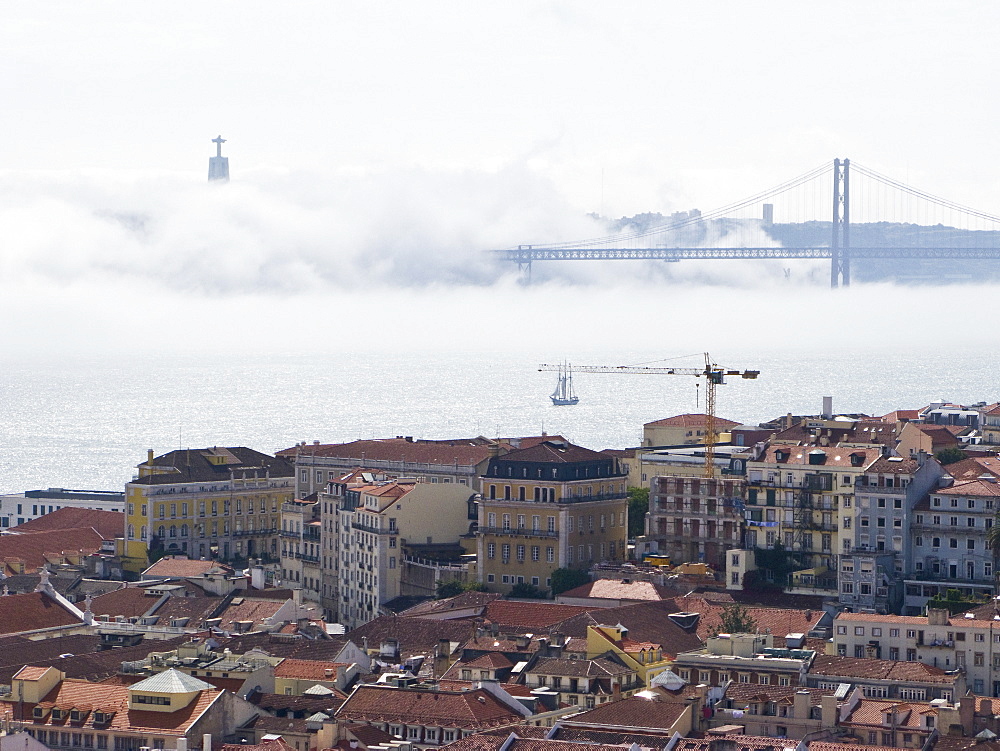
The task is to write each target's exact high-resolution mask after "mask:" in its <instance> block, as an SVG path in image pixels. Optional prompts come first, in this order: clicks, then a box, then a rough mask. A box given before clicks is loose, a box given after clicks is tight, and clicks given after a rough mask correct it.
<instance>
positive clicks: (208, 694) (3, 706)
mask: <svg viewBox="0 0 1000 751" xmlns="http://www.w3.org/2000/svg"><path fill="white" fill-rule="evenodd" d="M222 694H223V692H222V691H214V690H205V691H202V692H200V693H199V694H198V696H197V698H195V699H194V700H193V701H192V702H191V703H190V704H188V706H186V707H184V708H183V709H179V710H177V711H175V712H153V711H149V710H137V709H129V708H128V696H129V689H128V688H127V687H125V686H115V685H109V684H105V683H92V682H90V681H82V680H78V679H76V678H66V679H65V680H62V681H60V682H59V684H58V685H56V686H55V688H53V689H52V690H51V691H49V693H47V694H46V695H45V696H44V697H43V698H42V701H41V702H39V703H40V704H45V703H48V704H49V705H51V706H57V707H67V708H69V707H85V706H86V707H93V708H102V709H103V708H107V709H113V710H114V717H113V718H112V719H111V722H110V723H108V724H107V725H106V726H104V725H101V726H98V727H99V728H100V729H101V730H102V731H104V732H112V733H113V732H143V731H146V732H150V733H158V734H163V735H183V734H186V733H187V731H188V730H189V729H190V727H191V725H192V724H193V723H194V722H195V721H196V720H197V719H198V718H199V717H200V716H201V714H202V713H203V712H204V711H205V710H206V709H208V707H209V706H210V705H211V704H212V703H213V702H215V701H217V700H218V699H219V698H220V697H221V696H222ZM33 707H34V705H33V704H28V703H25V704H24V707H23V711H24V712H25V715H24V716H25V717H31V710H32V708H33ZM0 711H3V712H10V713H11V715H12V716H14V717H17V716H19V715H18V714H17V713H18V712H19V711H21V710H20V709H19V705H18V702H4V701H0ZM34 723H35V724H36V725H48V726H53V725H54V726H58V727H62V726H63V723H62V722H55V723H53V721H52V715H51V714H49V716H48V718H47V719H46V721H45V722H44V723H39V722H38V721H37V720H35V721H34ZM74 727H81V728H85V729H87V730H93V729H94V713H93V712H91V713H89V714H88V715H87V718H86V720H85V721H84V722H82V723H79V724H76V725H74Z"/></svg>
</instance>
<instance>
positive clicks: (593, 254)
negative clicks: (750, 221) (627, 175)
mask: <svg viewBox="0 0 1000 751" xmlns="http://www.w3.org/2000/svg"><path fill="white" fill-rule="evenodd" d="M493 252H494V253H496V254H498V255H501V256H502V257H503V259H504V260H505V261H512V262H514V263H518V264H530V263H532V262H533V261H688V260H696V259H726V258H729V259H741V258H742V259H748V258H826V259H830V258H833V251H832V249H831V248H829V247H811V248H536V247H533V246H531V245H522V246H520V247H518V248H508V249H505V250H495V251H493ZM837 252H838V254H839V255H840V256H841V257H846V258H850V259H851V260H856V259H861V258H918V259H966V258H980V259H1000V248H968V247H965V248H917V247H896V248H889V247H881V248H870V247H869V248H853V247H852V248H838V249H837Z"/></svg>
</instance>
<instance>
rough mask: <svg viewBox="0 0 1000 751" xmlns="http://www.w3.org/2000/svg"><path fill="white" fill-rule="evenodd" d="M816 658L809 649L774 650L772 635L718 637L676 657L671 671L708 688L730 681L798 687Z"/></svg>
mask: <svg viewBox="0 0 1000 751" xmlns="http://www.w3.org/2000/svg"><path fill="white" fill-rule="evenodd" d="M799 641H801V639H800V640H799ZM815 654H816V653H815V652H814V651H813V650H811V649H789V648H787V647H780V648H775V646H774V637H773V636H772V635H771V634H720V635H718V636H714V637H710V638H708V639H707V640H706V641H705V646H704V647H703V648H701V649H696V650H692V651H690V652H681V653H680V654H678V655H677V657H676V658H675V659H674V664H673V667H672V668H671V669H672V670H673V671H674V672H675V673H676V674H677V675H679V676H680V677H681V678H682V679H683V680H685V681H688V682H690V683H704V684H706V685H709V686H724V685H726V683H728V682H729V681H732V682H733V683H754V684H758V685H765V686H798V685H799V684H804V683H805V675H806V671H807V670H808V669H809V665H810V664H811V663H812V660H813V657H814V656H815Z"/></svg>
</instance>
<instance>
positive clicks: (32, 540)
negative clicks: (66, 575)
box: [0, 512, 120, 574]
mask: <svg viewBox="0 0 1000 751" xmlns="http://www.w3.org/2000/svg"><path fill="white" fill-rule="evenodd" d="M53 513H55V512H53ZM14 529H15V530H16V529H17V527H15V528H14ZM119 535H120V532H119ZM103 541H104V538H103V537H102V536H101V535H100V534H99V533H98V532H97V531H96V530H94V529H93V528H91V527H86V528H80V529H46V530H41V531H36V532H26V533H20V532H14V531H11V532H10V533H8V534H5V535H0V562H4V561H6V562H8V563H10V564H13V563H14V562H15V561H23V562H24V573H28V574H31V573H34V572H36V571H38V569H40V568H42V567H43V566H45V565H46V564H47V563H50V562H62V559H63V557H64V556H68V557H71V558H74V559H75V558H77V557H78V556H80V555H81V554H82V555H89V554H91V553H95V552H97V551H98V550H100V549H101V543H102V542H103ZM4 569H6V570H4ZM0 571H4V573H6V574H16V573H20V572H19V571H18V570H17V569H16V568H15V567H14V566H10V565H0Z"/></svg>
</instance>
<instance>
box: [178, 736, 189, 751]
mask: <svg viewBox="0 0 1000 751" xmlns="http://www.w3.org/2000/svg"><path fill="white" fill-rule="evenodd" d="M177 751H188V739H187V738H178V739H177Z"/></svg>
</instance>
